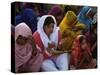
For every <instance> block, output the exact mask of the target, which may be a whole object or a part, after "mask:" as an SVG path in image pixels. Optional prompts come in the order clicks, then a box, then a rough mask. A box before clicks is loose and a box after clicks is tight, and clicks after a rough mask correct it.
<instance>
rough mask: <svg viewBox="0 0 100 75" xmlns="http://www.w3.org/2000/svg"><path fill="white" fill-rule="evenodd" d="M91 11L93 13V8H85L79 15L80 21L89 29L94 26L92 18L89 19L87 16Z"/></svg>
mask: <svg viewBox="0 0 100 75" xmlns="http://www.w3.org/2000/svg"><path fill="white" fill-rule="evenodd" d="M89 11H92V8H91V7H89V6H84V7H83V8H82V9H81V11H80V13H79V14H78V20H79V21H80V22H81V23H84V24H85V25H86V26H87V27H88V28H89V27H90V25H91V24H92V19H91V18H90V17H87V14H88V13H89Z"/></svg>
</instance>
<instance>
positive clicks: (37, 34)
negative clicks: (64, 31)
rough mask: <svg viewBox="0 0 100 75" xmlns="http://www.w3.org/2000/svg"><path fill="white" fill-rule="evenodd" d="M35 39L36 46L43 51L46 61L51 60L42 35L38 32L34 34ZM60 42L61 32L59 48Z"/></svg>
mask: <svg viewBox="0 0 100 75" xmlns="http://www.w3.org/2000/svg"><path fill="white" fill-rule="evenodd" d="M33 38H34V40H35V43H36V45H38V47H39V48H40V49H41V51H42V53H43V55H44V59H47V58H49V57H50V55H49V54H48V53H47V51H45V50H44V45H43V43H42V40H41V38H40V35H39V33H38V32H37V31H36V32H35V33H34V34H33ZM60 41H61V34H60V32H58V46H60Z"/></svg>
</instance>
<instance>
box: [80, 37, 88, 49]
mask: <svg viewBox="0 0 100 75" xmlns="http://www.w3.org/2000/svg"><path fill="white" fill-rule="evenodd" d="M81 48H82V49H83V50H85V49H86V48H87V42H86V40H85V39H83V40H82V42H81Z"/></svg>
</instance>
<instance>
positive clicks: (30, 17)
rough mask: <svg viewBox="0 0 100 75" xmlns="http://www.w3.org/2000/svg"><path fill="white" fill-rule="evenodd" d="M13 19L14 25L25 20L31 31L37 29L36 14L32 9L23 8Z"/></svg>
mask: <svg viewBox="0 0 100 75" xmlns="http://www.w3.org/2000/svg"><path fill="white" fill-rule="evenodd" d="M15 21H16V23H15V24H16V25H18V24H19V23H21V22H25V23H26V24H27V25H28V26H29V27H30V29H31V30H32V33H34V32H35V31H36V30H37V15H36V13H35V12H34V11H33V10H32V9H29V8H26V9H24V10H23V11H22V12H21V13H20V14H19V15H17V16H16V17H15Z"/></svg>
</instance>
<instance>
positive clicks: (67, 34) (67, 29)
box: [59, 11, 85, 50]
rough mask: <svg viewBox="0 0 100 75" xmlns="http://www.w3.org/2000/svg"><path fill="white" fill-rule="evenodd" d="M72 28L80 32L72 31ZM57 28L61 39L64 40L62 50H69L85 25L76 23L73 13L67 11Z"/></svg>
mask: <svg viewBox="0 0 100 75" xmlns="http://www.w3.org/2000/svg"><path fill="white" fill-rule="evenodd" d="M72 26H75V27H77V28H79V29H80V30H78V31H73V27H72ZM59 27H60V31H61V34H62V39H63V40H64V42H63V50H71V47H72V44H73V41H74V39H75V37H76V36H77V35H79V34H81V30H83V29H84V28H85V25H84V24H82V23H79V22H78V21H77V16H76V14H75V13H74V12H73V11H68V12H67V13H66V15H65V17H64V18H63V20H62V22H61V23H60V25H59Z"/></svg>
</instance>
